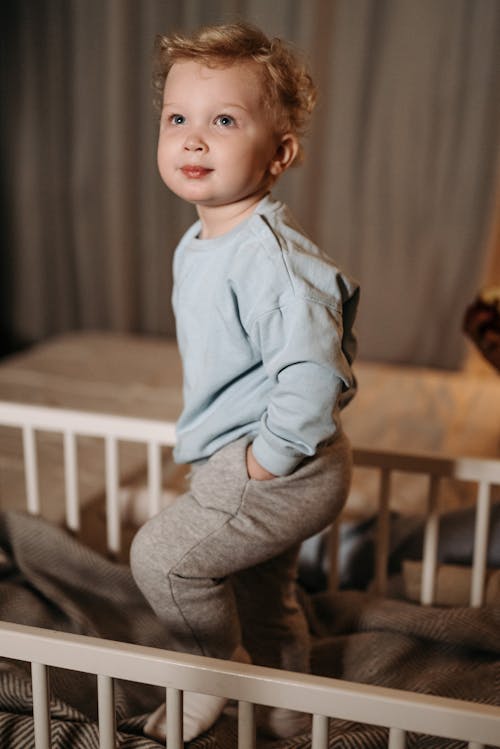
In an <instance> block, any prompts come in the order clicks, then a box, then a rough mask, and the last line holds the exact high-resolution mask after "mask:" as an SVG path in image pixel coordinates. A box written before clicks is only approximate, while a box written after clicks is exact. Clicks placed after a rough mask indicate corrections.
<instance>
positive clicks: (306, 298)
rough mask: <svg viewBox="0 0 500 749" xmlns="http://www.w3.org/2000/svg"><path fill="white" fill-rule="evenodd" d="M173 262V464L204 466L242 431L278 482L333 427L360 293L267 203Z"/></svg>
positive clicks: (190, 238) (187, 247)
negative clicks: (177, 369)
mask: <svg viewBox="0 0 500 749" xmlns="http://www.w3.org/2000/svg"><path fill="white" fill-rule="evenodd" d="M200 229H201V226H200V223H199V222H197V223H196V224H194V225H193V226H192V227H191V228H190V229H189V230H188V231H187V232H186V234H185V235H184V237H183V238H182V240H181V242H180V243H179V245H178V247H177V249H176V252H175V257H174V289H173V307H174V311H175V316H176V324H177V339H178V344H179V349H180V352H181V357H182V362H183V373H184V382H183V397H184V408H183V412H182V414H181V417H180V419H179V421H178V424H177V445H176V448H175V451H174V457H175V459H176V461H177V462H180V463H192V462H195V461H199V460H204V459H206V458H208V457H210V455H212V454H213V453H214V452H215V451H216V450H218V449H220V448H221V447H223V446H224V445H225V444H227V443H228V442H231V441H233V440H235V439H238V438H239V437H241V436H242V435H245V434H250V435H251V436H252V437H253V439H254V441H253V450H254V454H255V457H256V459H257V460H258V462H259V463H260V464H261V465H262V466H263V467H264V468H266V469H267V470H268V471H270V472H271V473H273V474H276V475H286V474H288V473H291V472H292V471H293V470H294V468H295V467H296V466H297V465H298V464H299V463H300V462H301V461H302V460H303V459H304V457H305V456H311V455H314V454H315V452H316V450H317V448H318V446H319V445H320V444H321V443H322V442H324V441H325V440H328V439H330V438H332V437H333V435H334V434H335V432H336V431H337V430H338V429H339V427H340V421H339V411H340V409H341V408H343V406H344V405H345V404H346V403H347V402H348V401H349V400H350V399H351V397H352V396H353V395H354V392H355V388H356V381H355V378H354V375H353V372H352V369H351V364H352V361H353V358H354V355H355V350H356V340H355V336H354V333H353V324H354V318H355V314H356V309H357V304H358V297H359V288H358V285H357V284H356V283H355V282H354V281H352V280H351V279H350V278H348V277H347V276H346V275H345V274H343V273H342V272H341V271H340V270H339V269H338V268H337V267H336V266H335V265H334V263H333V262H332V260H331V259H330V258H328V256H326V255H325V254H323V253H321V252H320V250H319V249H318V248H317V247H316V246H315V245H314V244H313V243H312V242H311V241H310V240H309V239H307V238H306V237H305V236H304V234H303V233H302V231H301V230H300V228H299V227H298V226H297V224H296V223H295V221H294V219H293V217H292V216H291V214H290V212H289V210H288V208H287V207H286V206H285V205H284V204H282V203H280V202H278V201H276V200H274V199H273V198H272V197H271V196H270V195H267V196H266V197H265V198H263V200H262V201H261V202H260V203H259V204H258V206H257V207H256V210H255V212H254V213H253V214H252V215H251V216H250V217H249V218H248V219H247V220H245V221H244V222H242V223H241V224H239V225H238V226H237V227H235V228H234V229H233V230H231V231H230V232H228V233H227V234H225V235H223V236H220V237H216V238H214V239H198V238H197V237H198V235H199V233H200Z"/></svg>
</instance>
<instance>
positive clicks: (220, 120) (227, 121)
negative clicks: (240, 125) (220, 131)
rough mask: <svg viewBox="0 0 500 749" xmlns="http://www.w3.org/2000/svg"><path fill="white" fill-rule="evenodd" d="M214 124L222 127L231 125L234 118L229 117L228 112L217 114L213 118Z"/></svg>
mask: <svg viewBox="0 0 500 749" xmlns="http://www.w3.org/2000/svg"><path fill="white" fill-rule="evenodd" d="M215 124H216V125H222V127H231V125H234V124H235V122H234V118H233V117H231V116H230V115H229V114H219V115H218V116H217V117H216V118H215Z"/></svg>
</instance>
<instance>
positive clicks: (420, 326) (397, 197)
mask: <svg viewBox="0 0 500 749" xmlns="http://www.w3.org/2000/svg"><path fill="white" fill-rule="evenodd" d="M0 12H1V15H2V18H1V37H2V58H3V59H2V70H1V83H2V108H1V121H0V128H1V129H0V144H1V146H0V147H1V156H2V175H1V180H2V181H1V212H2V213H1V215H2V229H1V231H2V237H1V240H2V245H1V247H2V249H1V253H2V255H1V263H0V271H1V276H0V313H1V334H2V350H3V353H5V352H7V351H11V350H15V349H16V348H18V347H20V346H23V345H26V344H29V343H32V342H36V341H40V340H42V339H44V338H47V337H49V336H53V335H57V334H60V333H63V332H65V331H70V330H81V329H100V330H113V331H124V332H134V333H143V334H147V335H160V336H173V335H175V329H174V321H173V317H172V311H171V307H170V292H171V260H172V253H173V250H174V247H175V245H176V242H177V241H178V239H179V238H180V236H181V235H182V233H183V231H184V230H185V229H186V228H187V227H188V226H189V224H190V223H191V222H192V221H193V220H194V218H195V213H194V209H193V208H192V207H191V206H188V205H184V204H183V203H182V202H181V201H180V200H179V199H178V198H176V197H175V196H173V195H171V194H170V193H169V192H168V190H167V189H166V188H165V187H164V186H163V185H162V183H161V181H160V179H159V177H158V175H157V172H156V155H155V147H156V143H155V141H156V129H157V122H156V113H155V112H154V111H153V108H152V105H151V86H150V74H151V57H152V46H153V41H154V37H155V34H157V33H168V32H171V31H172V30H174V29H176V30H181V31H182V30H184V31H189V30H192V29H194V28H196V27H197V26H199V25H200V24H203V23H218V22H226V21H231V20H234V19H246V20H249V21H251V22H254V23H256V24H257V25H259V26H261V27H262V28H263V29H264V30H265V31H266V32H267V33H268V34H269V35H271V36H273V35H279V36H284V37H286V38H287V39H288V40H290V41H291V42H293V43H294V44H296V45H297V46H298V47H300V48H301V49H302V50H304V52H305V53H306V56H307V57H308V59H309V62H310V66H311V69H312V72H313V75H314V77H315V78H316V80H317V83H318V84H319V86H320V90H321V97H320V102H319V105H318V108H317V111H316V114H315V119H314V124H313V126H312V129H311V132H310V136H309V139H308V142H307V144H306V152H307V158H306V162H305V164H304V166H302V167H300V168H299V169H294V170H291V172H290V173H289V174H287V175H286V177H285V178H284V180H283V182H282V183H281V184H280V185H279V187H278V189H277V190H276V193H277V195H278V197H280V198H282V199H285V200H287V201H288V202H289V203H290V205H291V207H292V209H293V210H294V212H295V213H296V215H297V217H298V219H299V220H300V221H301V223H302V224H303V226H304V228H305V229H306V230H307V231H308V233H309V234H310V235H311V236H312V238H313V239H314V240H315V241H316V242H317V243H319V244H320V245H321V246H322V247H323V248H324V249H325V250H326V251H327V252H328V253H329V254H330V255H331V256H332V257H333V258H335V260H336V261H337V262H338V264H339V265H340V266H341V267H343V268H344V269H345V270H346V271H348V272H349V273H351V274H352V275H354V276H355V277H356V278H357V279H358V280H359V281H360V282H361V285H362V303H361V310H360V315H359V321H358V334H359V338H360V354H361V356H362V357H363V358H366V359H372V360H375V361H391V362H398V363H411V364H422V365H426V366H436V367H442V368H457V367H460V366H461V363H462V358H463V354H464V341H463V336H462V333H461V330H460V327H461V319H462V316H463V312H464V309H465V307H466V306H467V304H468V303H469V302H470V301H471V298H472V297H473V296H474V294H475V293H476V291H477V289H478V288H479V287H480V286H481V285H483V284H485V283H491V282H492V281H496V282H497V283H500V279H499V278H496V279H494V278H492V276H491V273H492V272H494V271H492V270H491V269H492V268H495V267H496V268H497V269H498V255H497V256H493V253H494V251H495V249H496V251H497V252H498V250H499V246H498V242H495V241H494V239H492V238H493V236H494V226H495V213H496V211H495V205H496V195H497V194H498V184H499V179H498V176H499V169H498V166H499V158H498V155H499V149H498V144H499V131H500V109H499V101H500V99H499V96H498V92H499V90H500V65H499V63H500V59H499V51H500V46H499V45H498V39H499V38H500V2H498V0H272V2H270V1H269V0H184V1H181V0H4V2H3V3H2V4H1V11H0ZM488 269H490V270H489V271H488ZM488 272H489V273H490V276H489V277H488Z"/></svg>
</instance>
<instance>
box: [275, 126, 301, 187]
mask: <svg viewBox="0 0 500 749" xmlns="http://www.w3.org/2000/svg"><path fill="white" fill-rule="evenodd" d="M298 153H299V141H298V138H297V136H296V135H294V133H286V134H285V135H283V136H281V138H280V141H279V143H278V147H277V148H276V152H275V154H274V156H273V158H272V159H271V163H270V165H269V172H270V173H271V174H272V176H273V177H279V176H280V174H283V172H284V171H285V170H286V169H288V167H289V166H291V165H292V164H293V162H294V161H295V159H296V157H297V155H298Z"/></svg>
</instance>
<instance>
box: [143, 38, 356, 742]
mask: <svg viewBox="0 0 500 749" xmlns="http://www.w3.org/2000/svg"><path fill="white" fill-rule="evenodd" d="M157 62H158V70H159V73H158V77H157V84H158V89H159V91H160V92H161V96H162V114H161V122H160V133H159V143H158V166H159V171H160V174H161V177H162V179H163V180H164V182H165V184H166V185H167V187H169V188H170V189H171V190H172V191H173V192H174V193H175V194H176V195H178V196H179V197H180V198H182V199H183V200H187V201H189V202H190V203H192V204H194V205H195V206H196V209H197V213H198V217H199V220H198V221H197V222H196V223H195V224H194V225H193V226H192V227H191V228H190V229H189V230H188V231H187V233H186V234H185V235H184V237H183V239H182V240H181V242H180V244H179V246H178V247H177V249H176V252H175V257H174V290H173V306H174V311H175V315H176V324H177V337H178V344H179V348H180V352H181V356H182V362H183V375H184V377H183V397H184V408H183V411H182V414H181V416H180V419H179V421H178V424H177V445H176V448H175V452H174V456H175V459H176V461H177V462H181V463H190V464H191V465H192V470H191V482H190V488H189V491H187V493H186V494H183V495H182V496H181V497H180V498H179V499H178V500H177V501H176V502H175V503H174V504H173V505H171V506H170V507H168V508H167V509H165V510H164V511H163V512H160V513H159V514H158V515H157V516H156V517H154V518H153V519H151V520H149V521H148V522H147V523H146V524H145V525H144V526H143V527H142V528H141V529H140V531H139V532H138V534H137V535H136V537H135V539H134V542H133V545H132V549H131V565H132V571H133V574H134V577H135V580H136V581H137V584H138V585H139V587H140V589H141V590H142V592H143V593H144V595H145V596H146V598H147V599H148V601H149V603H150V604H151V606H152V608H153V609H154V610H155V612H156V613H157V615H158V616H159V617H160V618H161V620H162V621H163V622H164V623H165V627H166V630H167V632H168V636H169V638H170V642H171V648H172V649H174V650H180V651H185V652H189V653H198V654H201V655H206V656H211V657H217V658H225V659H233V660H236V661H246V662H250V661H251V662H253V663H256V664H259V665H266V666H273V667H277V668H285V669H289V670H295V671H307V670H308V668H309V643H308V631H307V623H306V620H305V617H304V613H303V611H302V610H301V607H300V605H299V603H298V601H297V598H296V594H295V579H296V567H297V557H298V553H299V548H300V544H301V542H302V541H303V540H304V539H306V538H308V537H309V536H311V535H313V534H315V533H317V532H318V531H320V530H321V529H323V528H325V526H327V525H328V524H329V523H331V521H332V520H333V519H334V518H335V516H336V515H337V514H338V513H339V512H340V510H341V508H342V506H343V504H344V502H345V499H346V496H347V493H348V488H349V482H350V472H351V453H350V446H349V442H348V440H347V438H346V436H345V435H344V433H343V431H342V426H341V421H340V411H341V409H342V408H343V407H344V406H345V405H346V404H347V403H348V401H349V400H350V399H351V397H352V396H353V394H354V392H355V387H356V383H355V379H354V376H353V373H352V370H351V364H352V360H353V357H354V354H355V338H354V334H353V323H354V318H355V313H356V308H357V302H358V286H357V285H356V283H354V282H353V281H352V280H351V279H349V278H348V277H347V276H346V275H344V274H343V273H342V272H341V271H340V270H339V269H338V268H337V267H336V266H335V265H334V263H333V262H332V261H331V260H330V259H329V258H328V257H327V256H326V255H324V254H322V252H321V251H320V250H319V249H318V248H317V247H316V246H315V245H314V244H313V243H312V242H311V241H310V240H309V239H308V238H307V237H306V236H305V235H304V233H303V232H302V231H301V229H300V228H299V226H298V225H297V223H296V222H295V220H294V218H293V217H292V215H291V214H290V211H289V210H288V209H287V207H286V206H285V205H283V204H282V203H280V202H278V201H277V200H275V199H273V197H272V196H271V194H270V190H271V187H272V186H273V185H274V183H275V182H276V181H277V180H278V179H279V177H280V176H281V175H282V174H283V172H285V171H286V170H287V169H288V168H289V167H291V166H292V165H293V164H294V163H297V162H298V161H299V160H300V156H301V145H300V137H301V135H302V134H303V132H304V130H305V127H306V125H307V121H308V118H309V115H310V113H311V112H312V109H313V106H314V100H315V89H314V85H313V83H312V81H311V78H310V76H309V74H308V73H307V71H306V70H305V68H304V67H303V65H302V64H301V63H300V62H299V61H298V59H297V58H296V56H295V55H294V54H293V53H292V52H291V51H290V50H289V49H288V47H287V46H286V45H285V44H284V43H283V42H282V41H280V40H279V39H273V40H272V41H270V40H269V39H268V38H267V37H266V36H265V35H264V34H263V33H262V32H261V31H259V30H258V29H256V28H254V27H252V26H249V25H247V24H243V23H237V24H229V25H224V26H214V27H206V28H204V29H201V30H200V31H199V32H197V33H196V34H195V35H194V36H192V37H187V36H181V35H174V36H172V37H168V38H166V37H161V38H160V39H159V44H158V47H157ZM223 707H224V700H221V699H219V698H216V697H212V696H208V695H207V696H203V695H197V694H191V693H188V694H186V695H185V697H184V740H189V739H192V738H194V737H196V736H197V735H199V734H200V733H201V732H203V731H204V730H206V729H207V728H208V727H209V726H210V725H212V723H213V722H214V721H215V720H216V719H217V717H218V716H219V715H220V713H221V711H222V710H223ZM167 721H168V716H167V715H166V711H165V706H161V707H160V708H159V709H158V710H157V711H156V712H155V713H153V715H151V716H150V718H149V720H148V722H147V724H146V727H145V732H146V733H147V734H148V735H151V736H154V737H156V738H161V739H164V738H165V733H166V722H167ZM308 721H309V717H308V716H305V715H304V714H301V713H293V712H291V711H284V710H269V709H264V708H261V709H259V710H258V714H257V722H258V726H259V727H260V729H261V730H264V731H266V732H267V733H268V735H271V736H275V737H286V736H289V735H293V734H294V733H297V732H299V731H301V730H303V729H305V728H307V726H308Z"/></svg>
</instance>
